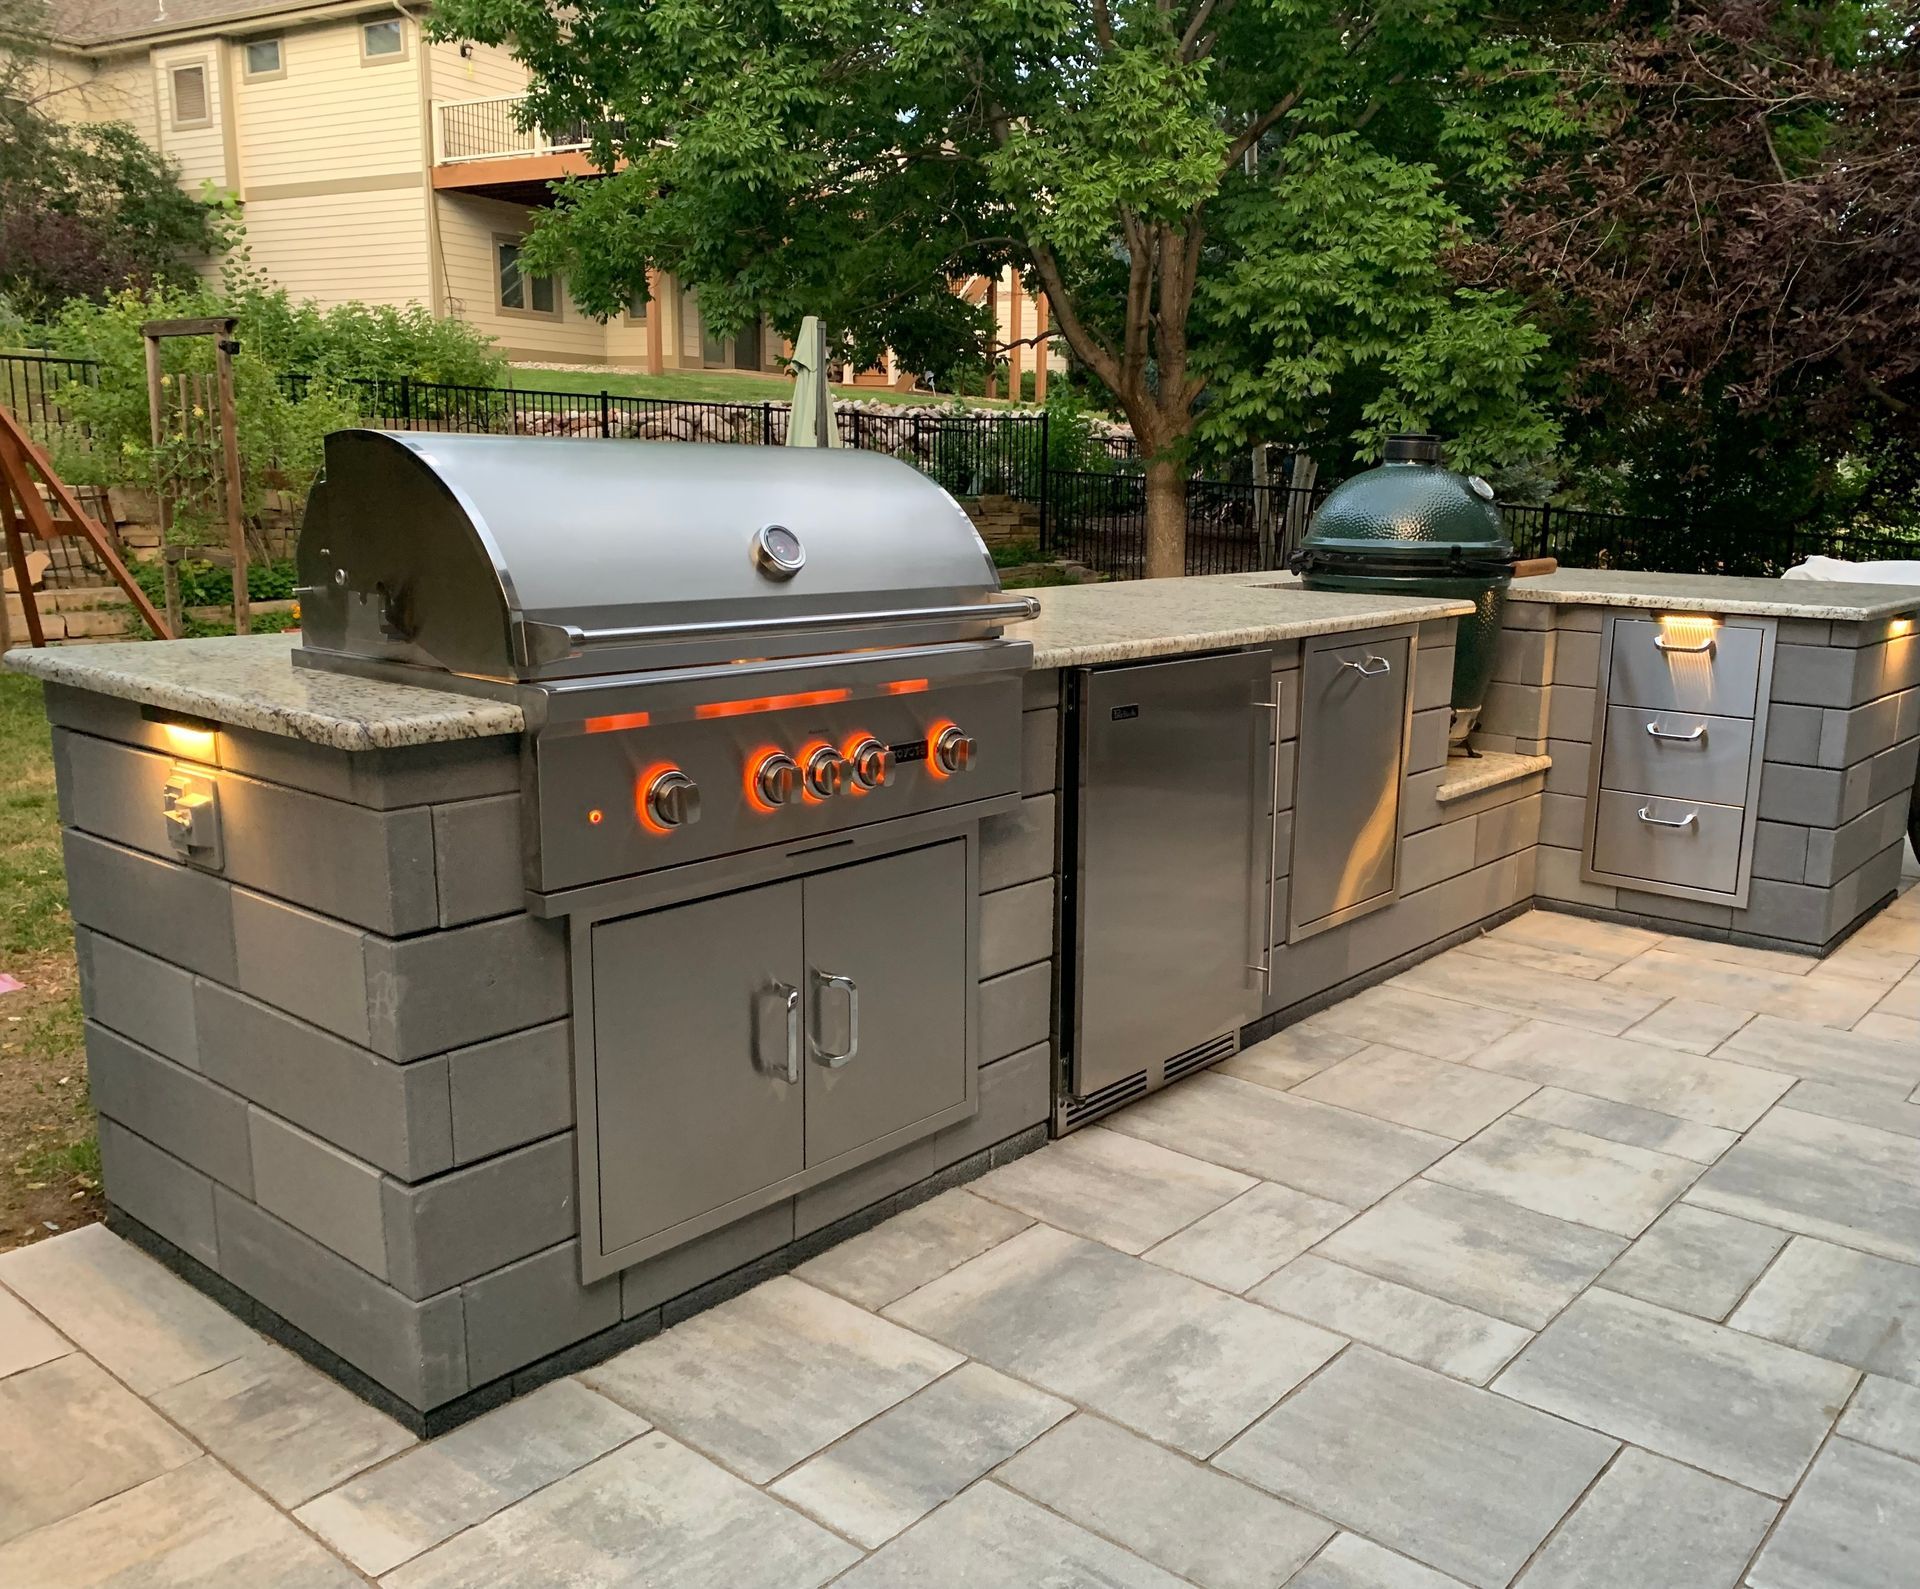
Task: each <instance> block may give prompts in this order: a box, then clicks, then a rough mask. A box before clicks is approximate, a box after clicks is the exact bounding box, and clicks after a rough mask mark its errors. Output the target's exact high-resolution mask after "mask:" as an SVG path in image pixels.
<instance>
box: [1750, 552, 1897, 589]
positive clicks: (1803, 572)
mask: <svg viewBox="0 0 1920 1589" xmlns="http://www.w3.org/2000/svg"><path fill="white" fill-rule="evenodd" d="M1780 577H1781V578H1782V579H1824V580H1827V581H1828V582H1829V583H1833V584H1841V585H1920V562H1896V561H1892V560H1889V561H1887V562H1884V563H1845V562H1842V561H1841V560H1840V559H1839V558H1837V557H1809V558H1808V559H1807V560H1806V561H1805V562H1804V563H1799V564H1796V565H1795V566H1794V567H1792V568H1790V569H1788V570H1787V571H1786V572H1785V573H1784V574H1782V575H1781V576H1780Z"/></svg>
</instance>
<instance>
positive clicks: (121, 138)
mask: <svg viewBox="0 0 1920 1589" xmlns="http://www.w3.org/2000/svg"><path fill="white" fill-rule="evenodd" d="M46 48H47V30H46V16H45V8H44V6H43V5H42V4H41V3H40V0H0V295H4V296H5V298H6V299H7V301H8V302H9V304H10V305H11V307H12V309H13V311H14V312H15V313H17V314H19V315H21V316H23V317H25V318H27V319H29V320H36V319H40V318H43V317H45V316H46V315H49V314H51V313H52V312H53V311H54V310H56V309H57V308H58V307H59V306H60V304H61V303H63V302H64V301H65V300H67V299H68V298H74V297H85V298H104V297H106V296H107V295H108V294H110V293H113V292H117V291H119V290H121V289H122V288H125V287H128V286H134V287H155V286H169V285H171V286H186V285H188V284H189V283H191V282H192V280H193V278H194V270H195V267H196V266H197V265H198V264H200V263H201V262H203V261H204V260H206V259H208V258H211V257H216V256H218V255H219V254H220V253H221V252H222V251H223V250H224V249H225V248H226V246H227V243H228V240H229V235H230V234H229V230H228V226H227V220H228V211H227V208H226V207H225V206H224V205H223V204H222V203H221V202H219V201H218V199H216V198H211V197H209V198H206V199H201V198H195V197H193V196H192V195H190V194H187V193H185V192H183V191H182V190H181V188H180V168H179V165H178V164H177V163H176V162H174V161H172V160H169V159H167V158H165V157H164V156H162V155H160V154H159V153H157V152H156V151H155V150H154V149H152V148H151V147H149V146H148V145H147V144H146V143H144V142H142V140H141V138H140V135H139V134H138V133H137V132H135V131H134V129H133V128H132V127H129V126H127V125H126V124H125V123H123V122H100V123H92V124H86V125H77V126H76V125H68V124H66V123H64V122H62V121H60V120H58V119H57V118H56V117H55V116H54V115H53V114H52V113H51V110H52V107H51V104H50V102H49V99H48V96H46V95H45V94H43V93H42V92H41V89H42V83H41V78H42V75H43V74H42V73H41V71H40V70H39V62H40V60H41V57H42V55H43V53H44V51H45V49H46Z"/></svg>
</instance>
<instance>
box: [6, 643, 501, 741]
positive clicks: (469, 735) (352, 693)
mask: <svg viewBox="0 0 1920 1589" xmlns="http://www.w3.org/2000/svg"><path fill="white" fill-rule="evenodd" d="M296 640H297V637H295V636H292V635H284V634H275V635H243V636H237V637H229V638H225V639H215V640H140V641H133V642H129V643H127V644H125V645H101V646H59V647H50V648H48V649H45V650H33V649H30V648H27V647H24V646H16V647H15V648H14V649H13V650H11V651H9V652H8V653H7V654H6V659H5V660H6V665H7V667H9V668H11V669H12V670H13V671H14V672H16V673H26V674H30V675H31V676H32V677H34V678H36V679H40V680H42V681H44V682H45V683H48V684H65V685H68V686H70V687H71V688H73V689H76V690H91V691H93V692H94V693H95V694H96V695H111V696H115V697H117V698H118V699H120V700H123V701H138V702H140V704H141V705H143V706H157V707H163V708H165V709H166V710H168V711H172V712H179V713H180V714H181V715H182V716H186V717H204V718H208V719H210V720H212V721H213V722H216V723H230V724H232V725H234V726H235V727H238V728H255V729H259V730H260V731H261V732H262V733H266V734H280V735H283V736H285V737H286V738H288V739H303V740H307V741H309V742H310V743H312V744H315V745H330V746H332V747H333V748H334V749H336V750H385V749H390V748H392V747H394V746H397V745H431V744H438V743H442V742H444V741H447V740H453V739H489V738H491V737H493V736H494V735H496V734H517V733H519V732H520V730H521V728H522V727H523V726H524V720H523V719H522V717H521V714H520V708H519V707H518V706H515V705H513V704H511V703H510V702H506V701H496V700H490V699H487V698H485V697H482V696H475V695H457V694H455V693H453V692H452V691H450V690H428V689H421V688H419V687H418V686H416V685H412V684H384V683H381V682H379V681H378V680H375V679H360V678H354V677H353V676H352V675H350V674H345V673H323V672H319V671H316V670H314V669H312V668H296V667H295V666H294V665H293V658H292V655H291V653H292V650H293V647H294V645H295V644H296Z"/></svg>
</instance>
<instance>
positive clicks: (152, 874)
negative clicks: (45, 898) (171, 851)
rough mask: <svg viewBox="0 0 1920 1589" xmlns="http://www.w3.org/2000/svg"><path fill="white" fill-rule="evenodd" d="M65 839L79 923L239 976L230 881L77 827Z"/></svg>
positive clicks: (204, 969) (71, 899)
mask: <svg viewBox="0 0 1920 1589" xmlns="http://www.w3.org/2000/svg"><path fill="white" fill-rule="evenodd" d="M61 838H62V843H63V847H64V852H65V857H66V871H67V908H68V910H69V911H71V912H72V914H73V919H74V921H75V922H77V923H78V924H79V925H80V926H82V927H92V928H95V929H97V930H98V931H100V932H102V933H105V934H106V935H107V936H108V937H110V938H117V939H119V940H120V941H121V942H122V943H126V944H131V945H133V947H134V948H136V949H144V950H146V951H147V952H148V953H149V954H153V955H158V956H159V957H160V958H162V959H164V960H169V961H171V962H172V963H173V964H175V965H180V966H185V967H186V968H187V969H188V970H190V971H198V972H200V973H202V974H203V975H205V976H210V977H216V978H218V979H219V980H221V981H224V982H232V981H233V980H234V949H233V909H232V903H231V892H232V891H231V889H230V887H229V886H228V884H227V883H225V882H224V881H222V880H221V879H220V878H217V877H212V876H210V875H208V874H207V873H205V872H196V871H194V870H192V869H191V868H189V867H185V866H181V865H179V864H177V863H176V862H173V861H162V860H159V859H157V858H155V857H154V856H150V855H142V854H140V853H139V852H138V851H135V850H129V849H126V848H125V847H123V846H121V845H118V844H109V843H107V842H106V841H105V840H103V839H96V838H93V837H91V836H90V835H88V834H85V833H79V832H76V831H75V830H74V829H72V828H68V829H67V830H66V831H65V832H64V833H63V834H62V835H61Z"/></svg>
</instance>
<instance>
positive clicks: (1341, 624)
mask: <svg viewBox="0 0 1920 1589" xmlns="http://www.w3.org/2000/svg"><path fill="white" fill-rule="evenodd" d="M1030 594H1032V595H1034V596H1037V597H1039V599H1040V616H1039V617H1037V618H1034V619H1031V620H1028V621H1025V622H1022V623H1017V624H1010V625H1008V627H1007V631H1006V633H1007V638H1008V639H1010V640H1027V641H1030V642H1032V645H1033V665H1034V667H1036V668H1063V667H1089V666H1097V665H1099V664H1102V663H1110V662H1137V661H1143V660H1146V659H1149V658H1153V657H1167V656H1181V655H1184V654H1186V653H1189V652H1196V651H1214V650H1223V649H1226V648H1228V647H1231V646H1243V645H1267V644H1271V643H1272V642H1274V641H1279V640H1300V639H1306V638H1308V637H1310V636H1313V635H1323V634H1344V633H1348V632H1350V631H1353V630H1358V629H1380V628H1385V627H1389V626H1391V625H1394V624H1409V623H1427V622H1431V621H1432V620H1434V619H1437V618H1462V617H1465V616H1466V615H1467V614H1469V613H1471V612H1472V611H1473V605H1472V603H1471V602H1464V601H1455V600H1451V599H1446V598H1436V597H1418V596H1367V595H1355V594H1349V593H1347V592H1335V591H1309V590H1304V589H1302V588H1300V586H1298V585H1297V584H1294V583H1292V582H1286V583H1280V582H1279V581H1278V579H1277V577H1276V576H1274V575H1266V576H1264V577H1261V576H1250V575H1245V574H1230V575H1218V576H1210V577H1206V578H1199V579H1155V580H1137V581H1127V582H1115V583H1113V584H1102V585H1072V586H1060V587H1056V588H1053V589H1048V590H1037V591H1033V592H1030Z"/></svg>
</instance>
